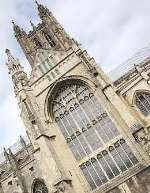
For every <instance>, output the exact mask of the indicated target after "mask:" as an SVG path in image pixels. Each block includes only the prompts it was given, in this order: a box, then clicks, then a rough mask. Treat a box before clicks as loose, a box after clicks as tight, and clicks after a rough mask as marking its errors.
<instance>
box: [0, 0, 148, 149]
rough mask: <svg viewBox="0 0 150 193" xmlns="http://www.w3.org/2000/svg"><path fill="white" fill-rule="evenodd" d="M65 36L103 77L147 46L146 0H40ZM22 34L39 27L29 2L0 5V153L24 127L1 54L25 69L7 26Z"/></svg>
mask: <svg viewBox="0 0 150 193" xmlns="http://www.w3.org/2000/svg"><path fill="white" fill-rule="evenodd" d="M39 3H42V4H44V5H46V6H47V7H48V8H49V9H50V10H51V11H52V12H53V14H54V15H55V16H56V18H57V19H58V20H59V21H60V23H61V24H62V25H63V27H64V28H65V29H66V31H67V32H68V33H69V34H70V35H71V36H72V37H74V38H75V39H76V40H77V41H78V42H79V43H81V44H82V47H83V48H84V49H87V50H88V52H89V54H90V55H91V56H93V57H94V58H95V59H96V61H97V63H98V64H99V65H101V67H102V68H103V70H104V71H105V72H109V71H111V70H112V69H114V68H115V67H116V66H118V65H119V64H121V63H122V62H124V61H125V60H126V59H128V58H129V57H131V56H132V55H133V54H134V53H135V52H136V51H137V50H139V49H140V48H142V47H145V46H147V45H148V44H149V43H150V35H149V34H150V23H149V21H150V11H149V10H150V1H149V0H142V1H141V0H39ZM12 20H14V21H16V23H17V24H18V25H20V26H21V27H23V28H24V29H25V30H26V31H29V30H30V29H31V26H30V20H32V22H34V23H35V24H37V23H38V22H39V18H38V13H37V7H36V5H35V2H34V0H5V1H2V0H0V151H2V148H3V147H8V146H10V145H11V144H13V143H14V142H15V141H16V140H17V139H18V138H19V136H20V135H24V134H25V128H24V126H23V123H22V121H21V119H20V111H19V108H18V106H17V100H16V99H15V95H14V92H13V84H12V82H11V77H10V76H9V75H8V72H7V68H6V65H5V63H6V56H5V49H6V48H9V49H10V50H11V51H12V53H13V54H14V55H15V56H16V57H17V58H19V60H20V62H21V64H22V65H23V66H24V67H25V71H27V72H28V74H30V65H29V63H28V62H27V60H26V58H25V56H24V54H23V52H22V51H21V49H20V47H19V45H18V43H17V41H16V40H15V37H14V34H13V30H12V24H11V21H12Z"/></svg>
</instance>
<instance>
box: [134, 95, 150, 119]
mask: <svg viewBox="0 0 150 193" xmlns="http://www.w3.org/2000/svg"><path fill="white" fill-rule="evenodd" d="M135 102H136V105H137V107H138V108H139V109H140V111H141V112H142V114H143V115H144V116H148V115H149V113H150V94H149V93H146V92H145V93H137V95H136V98H135Z"/></svg>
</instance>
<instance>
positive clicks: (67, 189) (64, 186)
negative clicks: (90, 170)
mask: <svg viewBox="0 0 150 193" xmlns="http://www.w3.org/2000/svg"><path fill="white" fill-rule="evenodd" d="M53 193H74V190H73V188H72V185H71V180H62V181H60V182H58V183H57V184H56V185H55V190H54V191H53Z"/></svg>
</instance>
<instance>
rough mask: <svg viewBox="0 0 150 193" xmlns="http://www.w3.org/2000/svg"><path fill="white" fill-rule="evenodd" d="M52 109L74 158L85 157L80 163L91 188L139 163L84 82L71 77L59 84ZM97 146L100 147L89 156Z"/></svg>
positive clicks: (78, 159) (79, 159)
mask: <svg viewBox="0 0 150 193" xmlns="http://www.w3.org/2000/svg"><path fill="white" fill-rule="evenodd" d="M52 109H53V115H54V119H55V122H56V124H57V126H58V128H59V129H60V131H61V132H62V134H63V136H64V137H65V140H66V143H67V144H68V146H69V147H70V149H71V151H72V153H73V154H74V157H75V158H76V160H77V161H80V162H81V160H82V159H83V158H84V160H85V159H86V160H87V161H86V162H84V163H82V164H80V166H79V167H80V169H81V170H82V172H83V174H84V176H85V178H86V180H87V181H88V183H89V184H90V186H91V188H92V189H95V188H97V187H99V186H101V185H103V184H105V183H106V182H108V181H109V180H111V179H113V178H115V177H116V176H118V175H120V174H121V173H123V172H124V171H126V170H128V169H129V168H131V167H133V166H134V165H136V164H137V163H138V160H137V158H136V157H135V155H134V154H133V153H132V151H131V149H130V148H129V146H128V145H127V143H126V142H125V140H124V139H123V138H121V134H120V133H119V131H118V129H117V128H116V126H115V124H114V123H113V122H112V120H111V119H110V117H109V116H108V114H107V112H106V111H105V110H104V109H103V107H102V106H101V105H100V104H99V102H98V100H97V98H96V97H95V95H94V92H93V91H92V90H91V89H90V88H89V87H88V86H87V85H85V84H84V83H82V82H80V81H74V82H72V83H71V82H67V83H66V84H63V86H60V87H59V92H58V93H56V94H55V97H54V100H53V101H52ZM118 138H120V140H119V141H118ZM111 141H113V143H112V145H111V146H110V142H111ZM99 148H101V149H103V150H102V151H101V152H100V153H98V154H97V155H96V156H95V157H92V158H90V159H89V157H90V156H91V155H92V153H93V152H94V151H95V150H98V149H99Z"/></svg>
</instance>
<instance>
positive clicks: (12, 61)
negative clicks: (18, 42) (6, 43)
mask: <svg viewBox="0 0 150 193" xmlns="http://www.w3.org/2000/svg"><path fill="white" fill-rule="evenodd" d="M6 54H7V58H8V62H7V63H6V65H7V67H8V71H9V74H10V75H11V77H12V81H13V83H14V86H15V90H20V89H21V88H22V87H23V86H26V85H27V84H28V78H27V74H26V73H25V72H24V70H23V67H22V66H21V64H20V62H19V60H18V59H16V58H14V57H13V56H12V54H11V52H10V50H8V49H6Z"/></svg>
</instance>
